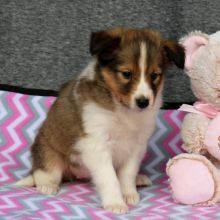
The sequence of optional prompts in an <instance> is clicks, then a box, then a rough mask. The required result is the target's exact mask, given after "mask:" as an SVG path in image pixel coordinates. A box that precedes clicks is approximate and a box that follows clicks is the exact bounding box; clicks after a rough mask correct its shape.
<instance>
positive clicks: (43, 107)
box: [0, 91, 220, 220]
mask: <svg viewBox="0 0 220 220" xmlns="http://www.w3.org/2000/svg"><path fill="white" fill-rule="evenodd" d="M54 100H55V98H54V97H43V96H31V95H24V94H19V93H13V92H6V91H0V219H1V220H6V219H7V220H9V219H13V220H24V219H25V220H28V219H105V220H107V219H109V220H110V219H123V220H124V219H137V220H141V219H143V220H144V219H155V220H156V219H158V220H159V219H184V220H185V219H187V220H190V219H218V218H220V212H219V207H215V206H214V207H191V206H182V205H178V204H175V203H174V202H173V200H172V198H171V194H170V192H169V188H168V183H167V178H166V176H165V164H166V162H167V160H168V159H169V158H171V157H173V156H174V155H176V154H178V153H181V152H182V150H181V148H180V146H181V144H182V143H181V139H180V126H181V122H182V119H183V117H184V113H183V112H179V111H176V110H161V111H160V113H159V116H158V118H157V129H156V131H155V133H154V135H153V137H152V138H151V140H150V142H149V151H148V153H147V154H146V157H145V160H144V161H143V164H142V167H141V172H143V173H146V174H148V175H149V177H150V178H151V180H152V181H153V186H151V187H148V188H139V192H140V194H141V201H140V203H139V204H138V205H137V206H135V207H131V210H130V212H129V213H128V214H126V215H123V216H120V215H113V214H112V213H110V212H108V211H105V210H103V209H102V208H101V207H100V200H99V197H98V196H97V194H96V191H95V189H94V187H93V185H92V184H91V183H88V182H72V183H67V184H64V185H63V186H62V187H61V191H60V192H59V194H58V195H56V196H45V195H41V194H39V193H38V192H37V191H36V190H35V189H34V188H17V187H15V186H13V185H12V183H13V182H14V181H16V180H18V179H21V178H22V177H24V176H26V175H27V173H28V172H29V170H30V167H31V161H30V146H31V143H32V142H33V140H34V137H35V135H36V132H37V130H38V128H39V126H40V125H41V124H42V122H43V120H44V119H45V117H46V114H47V111H48V109H49V108H50V106H51V104H52V103H53V101H54Z"/></svg>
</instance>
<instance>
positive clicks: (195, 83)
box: [166, 31, 220, 205]
mask: <svg viewBox="0 0 220 220" xmlns="http://www.w3.org/2000/svg"><path fill="white" fill-rule="evenodd" d="M180 42H181V43H182V45H183V46H184V47H185V51H186V60H185V71H186V74H187V75H188V76H189V78H190V83H191V88H192V91H193V93H194V95H195V96H196V97H197V99H198V102H196V103H195V104H194V105H193V106H190V105H182V106H181V108H180V110H182V111H186V112H189V113H188V114H186V116H185V118H184V120H183V124H182V129H181V135H182V140H183V149H184V150H185V151H186V152H188V153H182V154H180V155H177V156H175V157H174V158H172V159H170V160H169V162H168V163H167V170H166V171H167V174H168V176H169V180H170V186H171V190H172V193H173V198H174V199H175V200H176V201H177V202H179V203H183V204H202V205H212V204H215V203H216V202H218V201H220V31H219V32H216V33H214V34H211V35H207V34H204V33H202V32H199V31H195V32H192V33H190V34H189V35H187V36H185V37H184V38H182V39H181V40H180Z"/></svg>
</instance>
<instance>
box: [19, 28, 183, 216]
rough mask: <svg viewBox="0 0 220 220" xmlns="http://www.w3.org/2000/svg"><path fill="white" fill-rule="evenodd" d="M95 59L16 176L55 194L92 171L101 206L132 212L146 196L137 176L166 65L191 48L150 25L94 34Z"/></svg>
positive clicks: (54, 111)
mask: <svg viewBox="0 0 220 220" xmlns="http://www.w3.org/2000/svg"><path fill="white" fill-rule="evenodd" d="M90 53H91V55H92V56H93V58H92V60H91V62H90V63H89V64H88V66H87V67H86V68H85V69H84V70H83V71H82V73H81V74H79V76H78V77H77V78H76V79H75V80H72V81H70V82H68V83H66V84H65V85H64V86H63V87H62V88H61V90H60V92H59V96H58V98H57V100H56V101H55V103H54V104H53V105H52V107H51V109H50V111H49V113H48V116H47V118H46V120H45V121H44V123H43V125H42V127H41V128H40V129H39V132H38V134H37V137H36V139H35V142H34V144H33V145H32V148H31V153H32V162H33V166H32V171H31V173H30V175H29V176H28V177H26V178H25V179H23V180H21V181H19V182H17V185H20V186H36V188H37V190H38V191H39V192H41V193H45V194H56V193H57V192H58V190H59V186H60V184H61V181H62V180H63V179H64V178H69V177H70V176H75V177H76V178H91V180H92V181H93V183H94V184H95V186H96V188H97V191H98V193H99V196H100V198H101V201H102V206H103V207H104V208H105V209H107V210H110V211H112V212H115V213H126V212H127V211H128V207H127V204H129V205H135V204H137V203H138V201H139V200H140V197H139V194H138V192H137V189H136V186H137V185H149V184H150V180H149V179H148V178H147V176H143V175H142V176H141V175H138V171H139V167H140V163H141V161H142V159H143V157H144V154H145V152H146V148H147V144H148V140H149V138H150V136H151V135H152V133H153V131H154V128H155V120H156V115H157V112H158V110H159V109H160V107H161V103H162V90H163V84H164V72H165V70H166V69H167V67H168V66H169V64H171V63H174V64H175V65H176V66H177V67H179V68H183V67H184V60H185V53H184V49H183V47H182V46H181V45H179V44H178V43H177V42H174V41H172V40H166V39H163V38H162V37H161V36H160V34H159V33H158V32H154V31H150V30H146V29H128V28H115V29H110V30H106V31H99V32H95V33H92V34H91V41H90Z"/></svg>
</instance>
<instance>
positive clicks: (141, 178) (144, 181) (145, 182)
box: [136, 174, 152, 186]
mask: <svg viewBox="0 0 220 220" xmlns="http://www.w3.org/2000/svg"><path fill="white" fill-rule="evenodd" d="M151 185H152V182H151V180H150V179H149V178H148V177H147V175H145V174H138V175H137V177H136V186H151Z"/></svg>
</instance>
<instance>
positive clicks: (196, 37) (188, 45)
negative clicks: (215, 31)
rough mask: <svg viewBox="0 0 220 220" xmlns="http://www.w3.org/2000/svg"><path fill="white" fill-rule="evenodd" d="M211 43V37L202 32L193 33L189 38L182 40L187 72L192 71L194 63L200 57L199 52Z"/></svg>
mask: <svg viewBox="0 0 220 220" xmlns="http://www.w3.org/2000/svg"><path fill="white" fill-rule="evenodd" d="M208 42H209V37H208V35H206V34H203V33H202V32H199V31H195V32H191V33H190V34H188V35H187V36H185V37H183V38H182V39H180V43H181V44H182V45H183V46H184V48H185V56H186V58H185V69H186V70H187V71H189V70H191V68H192V66H193V61H194V59H195V57H196V56H197V55H198V52H199V51H200V49H201V48H202V47H204V46H205V45H206V44H208Z"/></svg>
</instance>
